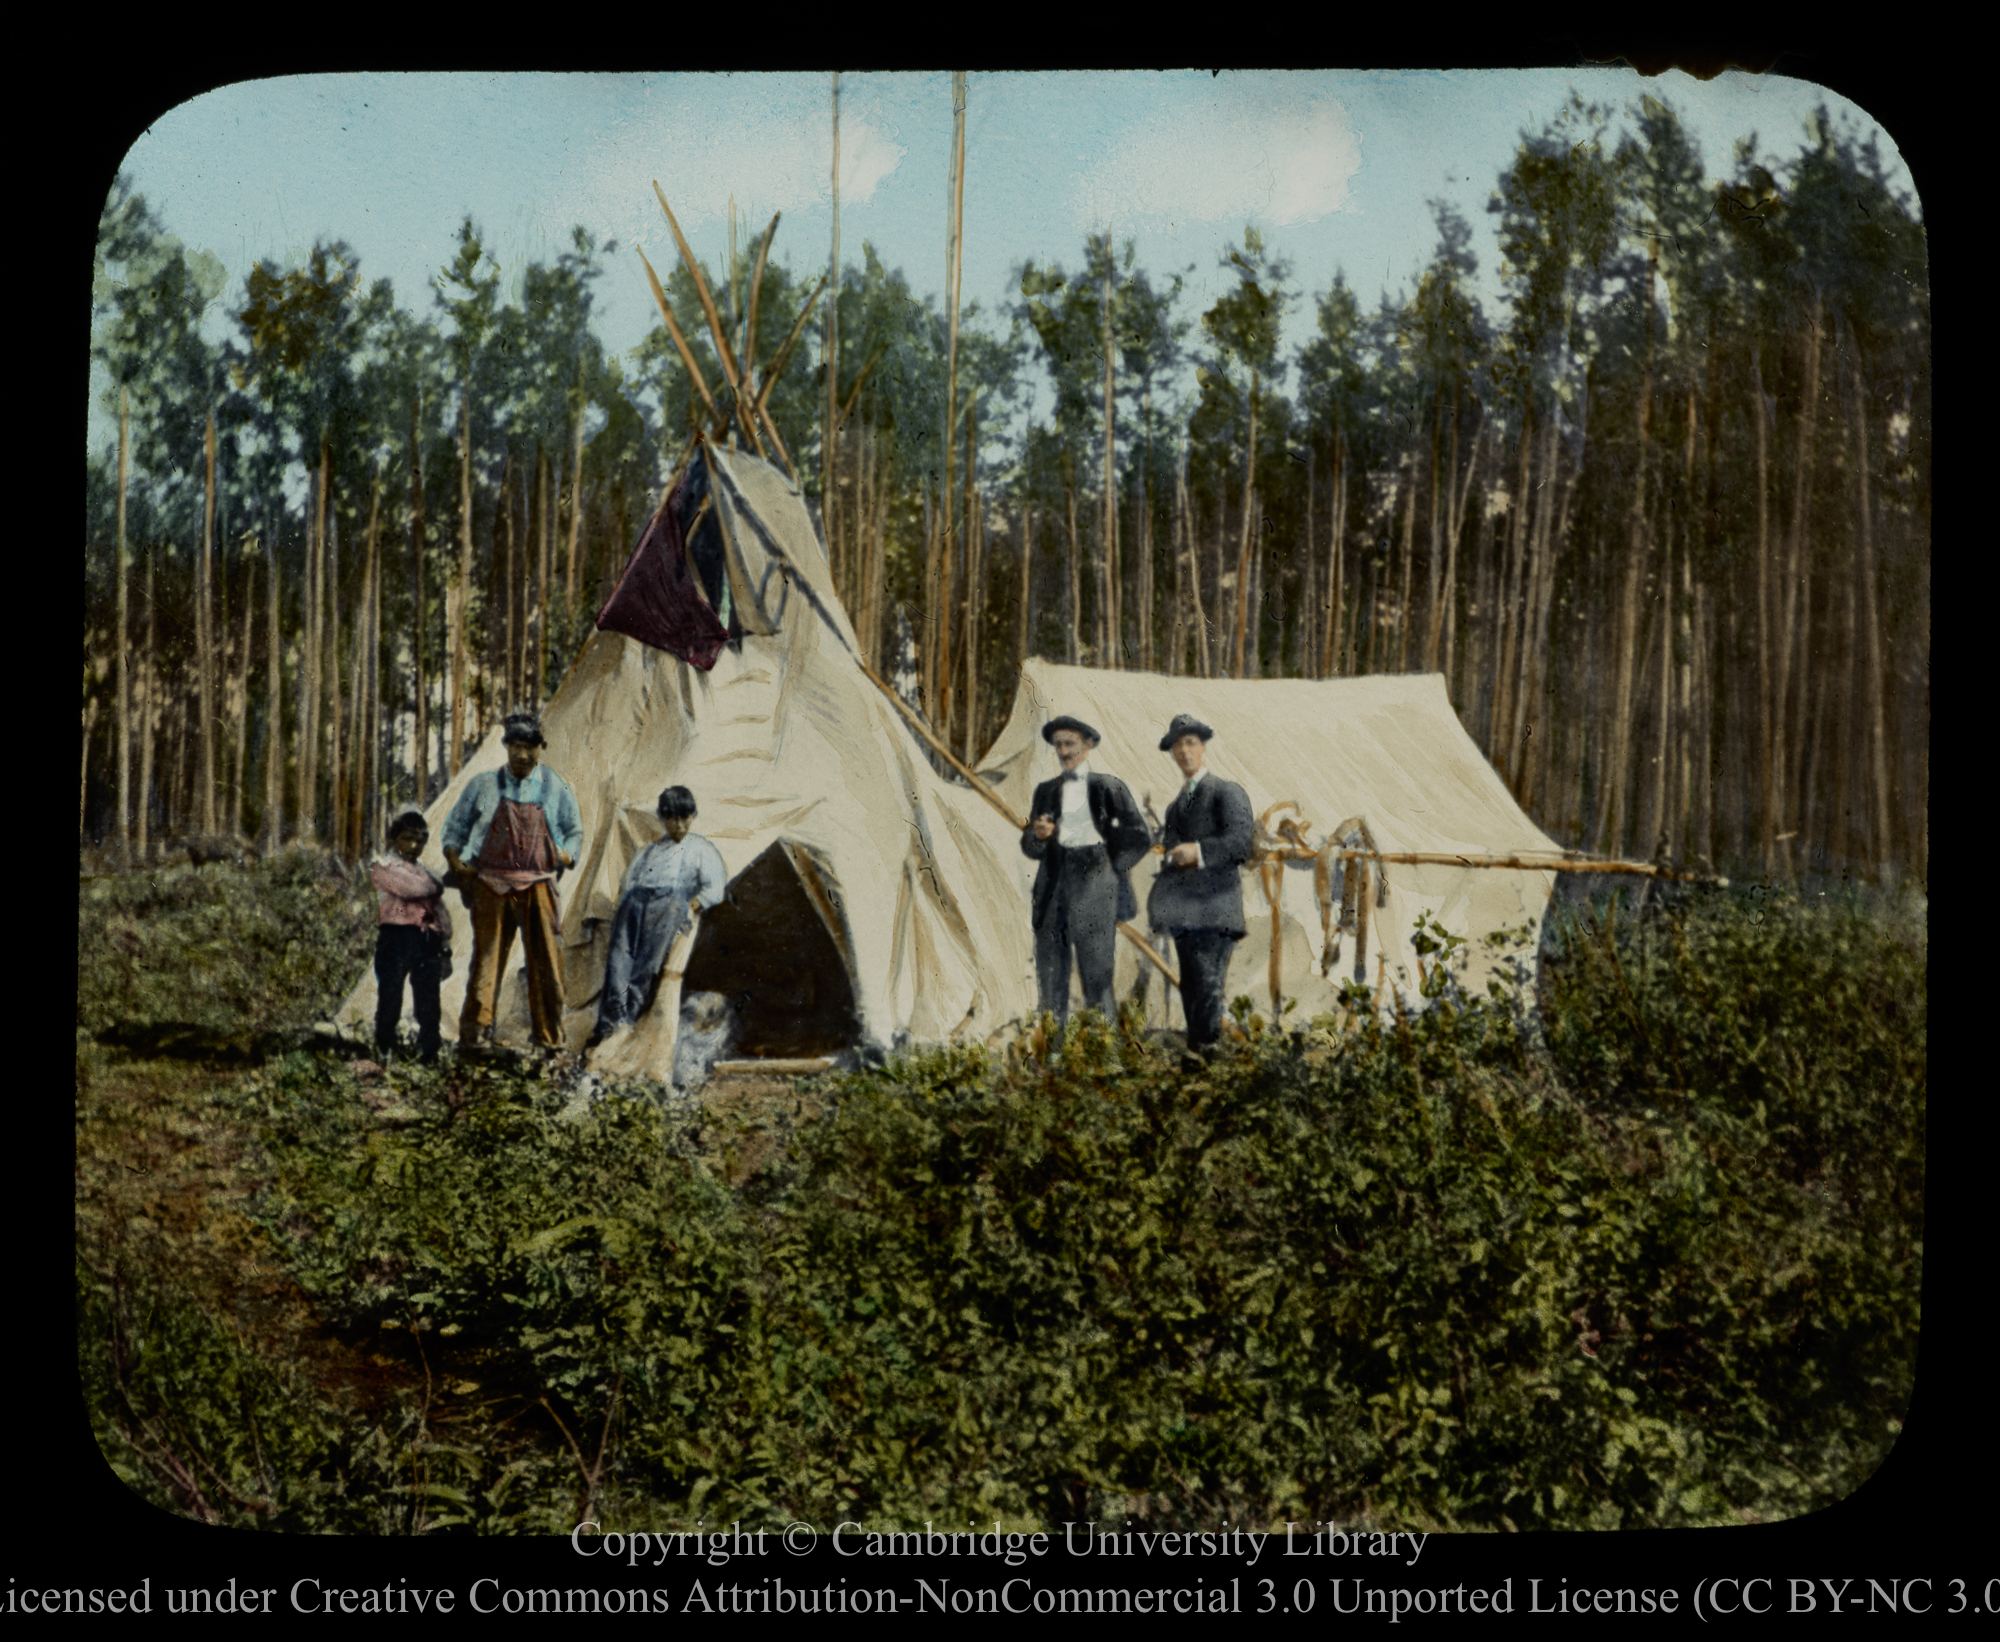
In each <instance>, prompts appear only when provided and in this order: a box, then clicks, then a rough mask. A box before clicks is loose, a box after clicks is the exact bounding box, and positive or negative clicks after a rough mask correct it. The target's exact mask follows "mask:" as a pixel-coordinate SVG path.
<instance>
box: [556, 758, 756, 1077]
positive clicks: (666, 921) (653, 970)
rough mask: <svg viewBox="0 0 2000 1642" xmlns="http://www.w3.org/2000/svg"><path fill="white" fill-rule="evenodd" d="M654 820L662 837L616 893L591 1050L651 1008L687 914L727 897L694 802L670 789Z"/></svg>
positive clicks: (725, 876) (723, 874)
mask: <svg viewBox="0 0 2000 1642" xmlns="http://www.w3.org/2000/svg"><path fill="white" fill-rule="evenodd" d="M659 815H660V821H661V823H662V824H663V825H664V826H665V827H666V829H667V836H666V837H664V838H662V839H660V840H659V841H658V842H656V843H652V844H648V845H647V846H646V847H645V848H644V849H643V850H641V851H640V852H639V853H638V855H637V856H636V857H634V858H633V861H632V865H631V866H630V867H629V868H627V869H626V872H625V882H624V883H623V884H622V885H621V886H620V887H619V891H618V911H617V913H616V915H615V916H614V917H613V918H612V920H611V950H610V952H609V953H608V954H607V955H606V957H605V961H604V991H603V993H602V994H601V995H600V997H599V999H598V1004H597V1028H596V1030H595V1031H594V1032H592V1033H591V1037H590V1041H591V1042H592V1043H599V1042H602V1041H603V1040H604V1039H605V1038H608V1037H609V1036H611V1034H612V1033H613V1032H616V1031H619V1030H621V1029H623V1028H624V1027H627V1026H630V1025H631V1024H632V1023H633V1022H634V1021H636V1020H637V1019H638V1018H639V1017H640V1016H641V1015H643V1014H644V1013H645V1012H646V1011H647V1010H648V1009H649V1008H651V1007H652V1003H653V990H654V988H655V987H656V986H657V985H658V984H659V980H660V968H661V965H663V964H664V963H665V962H666V958H667V952H668V949H669V948H671V947H672V945H673V943H674V940H675V938H676V937H677V936H678V935H680V934H681V932H682V931H683V930H685V929H686V928H687V927H688V914H689V911H690V910H691V909H692V910H705V909H706V908H709V907H712V906H716V905H719V904H720V903H721V901H722V898H723V896H724V895H726V894H727V893H728V886H729V873H728V871H727V869H726V868H725V867H724V866H723V864H722V856H721V854H720V853H719V852H718V851H717V850H716V847H715V846H714V845H713V844H711V843H710V842H709V841H708V840H707V839H706V838H704V837H702V836H701V834H700V833H698V832H694V831H692V828H693V826H694V817H695V803H694V794H693V793H691V792H689V791H688V790H687V788H685V787H669V788H668V789H667V790H666V791H665V792H663V793H661V794H660V805H659Z"/></svg>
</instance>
